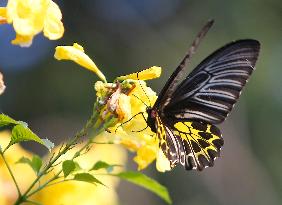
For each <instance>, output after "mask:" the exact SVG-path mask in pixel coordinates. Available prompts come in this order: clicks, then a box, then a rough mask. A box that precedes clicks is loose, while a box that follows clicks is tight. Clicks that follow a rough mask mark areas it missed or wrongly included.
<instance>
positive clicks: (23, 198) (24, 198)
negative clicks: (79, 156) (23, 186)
mask: <svg viewBox="0 0 282 205" xmlns="http://www.w3.org/2000/svg"><path fill="white" fill-rule="evenodd" d="M95 107H96V105H94V113H93V115H92V116H91V118H90V119H89V120H88V121H87V123H86V125H85V126H84V127H83V128H82V129H81V130H80V131H79V132H78V133H77V134H76V135H75V136H74V138H72V139H71V140H70V141H69V142H68V143H67V144H66V145H65V147H64V148H63V149H62V150H61V151H60V152H59V153H58V154H57V155H56V156H54V158H53V159H52V160H50V161H49V163H48V164H47V165H46V166H45V167H44V168H43V169H42V170H41V171H40V172H39V173H38V176H37V178H36V179H35V180H34V181H33V182H32V184H31V185H30V186H29V188H28V189H27V190H26V191H25V193H24V194H23V195H20V196H19V197H18V200H17V201H16V202H15V204H14V205H19V204H21V203H23V202H26V201H27V198H28V197H29V196H31V195H30V194H29V192H30V191H31V190H32V189H33V188H34V186H35V185H36V184H37V182H38V181H39V180H40V179H41V178H42V177H43V176H44V175H45V174H46V172H47V171H48V170H49V169H50V168H51V167H52V165H53V164H54V163H55V162H56V161H57V160H58V159H59V158H60V157H61V156H62V155H64V154H65V153H66V152H67V151H68V150H69V149H70V148H71V147H72V146H73V145H75V144H76V143H77V142H78V141H79V139H80V138H82V137H83V136H85V135H87V133H88V129H89V128H91V127H93V125H94V123H95V121H96V120H97V118H98V115H99V113H98V112H96V111H95ZM40 187H42V186H40ZM41 189H42V188H41ZM41 189H40V190H41ZM32 193H33V192H32Z"/></svg>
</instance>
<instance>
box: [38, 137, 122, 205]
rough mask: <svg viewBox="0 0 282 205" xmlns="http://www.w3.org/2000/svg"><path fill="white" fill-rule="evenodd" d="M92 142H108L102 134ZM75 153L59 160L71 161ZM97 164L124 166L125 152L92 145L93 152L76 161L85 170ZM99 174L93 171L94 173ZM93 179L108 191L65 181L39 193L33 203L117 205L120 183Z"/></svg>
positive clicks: (108, 178) (72, 152) (72, 151)
mask: <svg viewBox="0 0 282 205" xmlns="http://www.w3.org/2000/svg"><path fill="white" fill-rule="evenodd" d="M95 141H96V142H105V141H107V139H106V138H105V136H104V134H101V135H100V136H98V137H96V138H95ZM78 149H79V147H75V148H74V149H73V150H71V151H69V152H67V153H66V154H65V155H64V156H62V157H61V158H60V160H66V159H71V158H72V156H73V155H74V154H75V152H76V151H77V150H78ZM113 153H114V154H113ZM99 160H102V161H105V162H107V163H109V164H119V165H124V164H125V163H126V160H127V155H126V152H125V150H124V149H122V148H121V147H120V146H119V145H113V144H99V145H93V147H92V149H91V150H90V151H89V152H87V154H84V155H81V156H80V157H79V158H77V159H76V162H78V163H79V165H80V166H81V167H82V168H83V169H85V170H88V169H90V168H91V167H92V166H93V164H95V162H97V161H99ZM116 169H118V170H116ZM122 169H123V168H122V167H116V168H115V169H114V171H115V170H116V171H121V170H122ZM55 171H56V170H55ZM101 172H102V171H95V172H93V173H101ZM95 177H97V178H98V179H99V180H101V181H102V182H103V183H104V184H105V185H106V186H107V187H106V186H102V185H93V184H90V183H87V182H79V181H68V182H63V183H59V184H56V185H52V186H49V187H46V188H45V189H43V190H42V191H41V192H39V193H38V194H39V195H35V196H34V198H33V199H34V200H36V201H38V202H40V203H42V204H48V205H69V204H79V205H89V204H91V205H118V196H117V193H116V187H117V186H118V184H119V179H118V178H116V177H112V176H105V175H104V176H102V175H101V176H98V175H96V176H95ZM50 196H52V197H50Z"/></svg>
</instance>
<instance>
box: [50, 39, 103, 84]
mask: <svg viewBox="0 0 282 205" xmlns="http://www.w3.org/2000/svg"><path fill="white" fill-rule="evenodd" d="M54 57H55V58H56V59H57V60H72V61H74V62H76V63H77V64H79V65H81V66H83V67H84V68H87V69H88V70H91V71H93V72H94V73H96V74H97V75H98V76H99V78H100V79H101V80H103V81H104V82H106V77H105V76H104V74H103V73H102V72H101V71H100V70H99V69H98V67H97V66H96V65H95V63H94V62H93V61H92V60H91V59H90V58H89V57H88V55H86V54H85V53H84V49H83V47H82V46H81V45H79V44H77V43H74V44H73V46H57V47H56V52H55V55H54Z"/></svg>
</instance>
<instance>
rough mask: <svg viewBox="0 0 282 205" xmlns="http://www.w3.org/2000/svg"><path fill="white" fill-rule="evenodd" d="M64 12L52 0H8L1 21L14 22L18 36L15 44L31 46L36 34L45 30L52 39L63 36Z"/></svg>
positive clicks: (0, 17) (0, 12)
mask: <svg viewBox="0 0 282 205" xmlns="http://www.w3.org/2000/svg"><path fill="white" fill-rule="evenodd" d="M61 19H62V13H61V11H60V8H59V7H58V5H57V4H56V3H55V2H53V1H52V0H8V4H7V6H6V7H1V8H0V23H8V24H12V25H13V27H14V29H15V32H16V38H15V39H14V40H13V41H12V43H13V44H16V45H20V46H23V47H27V46H30V45H31V44H32V39H33V37H34V36H35V35H37V34H38V33H40V32H43V34H44V36H46V37H47V38H49V39H50V40H57V39H59V38H61V37H62V36H63V33H64V26H63V23H62V22H61Z"/></svg>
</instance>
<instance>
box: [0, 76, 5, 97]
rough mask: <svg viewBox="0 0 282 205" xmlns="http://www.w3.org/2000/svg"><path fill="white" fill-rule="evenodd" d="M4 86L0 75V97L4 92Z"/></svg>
mask: <svg viewBox="0 0 282 205" xmlns="http://www.w3.org/2000/svg"><path fill="white" fill-rule="evenodd" d="M5 88H6V86H5V84H4V81H3V75H2V74H1V73H0V95H1V94H2V93H3V92H4V90H5Z"/></svg>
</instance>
